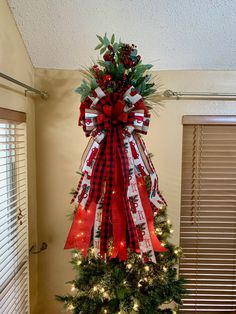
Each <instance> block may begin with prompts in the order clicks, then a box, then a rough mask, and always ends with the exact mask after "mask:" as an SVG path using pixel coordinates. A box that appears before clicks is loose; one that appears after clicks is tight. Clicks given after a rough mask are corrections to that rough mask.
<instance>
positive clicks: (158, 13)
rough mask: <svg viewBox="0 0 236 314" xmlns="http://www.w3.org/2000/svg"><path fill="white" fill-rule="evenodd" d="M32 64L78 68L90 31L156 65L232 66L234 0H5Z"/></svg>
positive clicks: (91, 43) (90, 44) (86, 59)
mask: <svg viewBox="0 0 236 314" xmlns="http://www.w3.org/2000/svg"><path fill="white" fill-rule="evenodd" d="M8 3H9V6H10V8H11V10H12V13H13V15H14V17H15V20H16V23H17V26H18V28H19V30H20V32H21V34H22V37H23V40H24V42H25V45H26V47H27V50H28V52H29V55H30V57H31V60H32V62H33V65H34V66H35V67H41V68H57V69H78V68H80V67H81V65H89V64H91V58H92V59H93V60H94V59H96V58H97V56H98V55H97V52H95V51H94V50H93V49H94V47H95V46H96V45H97V39H96V36H95V35H96V34H100V35H103V34H104V33H105V32H107V33H108V35H109V36H111V35H112V33H115V34H116V36H117V37H118V38H121V39H122V41H123V42H128V43H134V44H136V45H137V46H138V48H139V53H140V54H141V55H142V58H143V61H144V62H147V63H153V64H154V66H155V68H156V69H159V70H168V69H183V70H186V69H204V70H205V69H215V70H221V69H222V70H233V69H234V70H236V35H235V30H236V1H235V0H191V1H190V0H86V1H84V0H8Z"/></svg>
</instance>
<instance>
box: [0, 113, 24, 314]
mask: <svg viewBox="0 0 236 314" xmlns="http://www.w3.org/2000/svg"><path fill="white" fill-rule="evenodd" d="M26 171H27V167H26V125H25V114H24V113H21V112H16V111H11V110H6V109H2V108H0V313H1V314H11V313H17V314H20V313H22V314H25V313H29V291H28V290H29V284H28V281H29V278H28V277H29V275H28V217H27V173H26Z"/></svg>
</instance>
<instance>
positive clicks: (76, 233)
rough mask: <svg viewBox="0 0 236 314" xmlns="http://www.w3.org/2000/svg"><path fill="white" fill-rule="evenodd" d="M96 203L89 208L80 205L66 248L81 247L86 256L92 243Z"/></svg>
mask: <svg viewBox="0 0 236 314" xmlns="http://www.w3.org/2000/svg"><path fill="white" fill-rule="evenodd" d="M95 209H96V204H95V203H94V202H93V203H91V205H90V208H89V210H84V209H82V207H81V205H79V206H78V209H77V211H76V214H75V216H74V219H73V223H72V225H71V228H70V231H69V234H68V237H67V240H66V244H65V246H64V249H79V250H80V251H81V253H82V254H83V255H84V256H86V254H87V251H88V247H89V244H90V238H91V231H92V228H93V223H94V216H95Z"/></svg>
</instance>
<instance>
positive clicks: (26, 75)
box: [0, 0, 37, 313]
mask: <svg viewBox="0 0 236 314" xmlns="http://www.w3.org/2000/svg"><path fill="white" fill-rule="evenodd" d="M0 71H1V72H3V73H5V74H7V75H10V76H13V77H15V78H17V79H18V80H21V81H23V82H25V83H26V84H29V85H33V84H34V69H33V67H32V64H31V62H30V59H29V56H28V53H27V51H26V49H25V46H24V44H23V41H22V38H21V36H20V34H19V32H18V30H17V27H16V25H15V21H14V19H13V17H12V15H11V13H10V10H9V8H8V6H7V3H6V1H5V0H0ZM0 107H3V108H9V109H15V110H19V111H23V112H26V113H27V132H28V138H27V140H28V189H29V200H28V201H29V244H30V245H32V244H35V243H36V242H37V224H36V223H37V216H36V166H35V164H36V163H35V110H34V101H33V100H32V99H31V98H30V97H25V95H24V90H23V89H22V88H20V87H19V88H18V87H16V86H15V85H13V84H12V83H10V82H9V83H8V82H7V81H6V80H3V79H1V78H0ZM30 291H31V313H36V304H37V255H31V256H30Z"/></svg>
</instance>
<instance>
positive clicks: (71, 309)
mask: <svg viewBox="0 0 236 314" xmlns="http://www.w3.org/2000/svg"><path fill="white" fill-rule="evenodd" d="M74 308H75V307H74V305H73V304H70V305H69V306H68V307H67V309H68V310H69V311H73V310H74Z"/></svg>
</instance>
